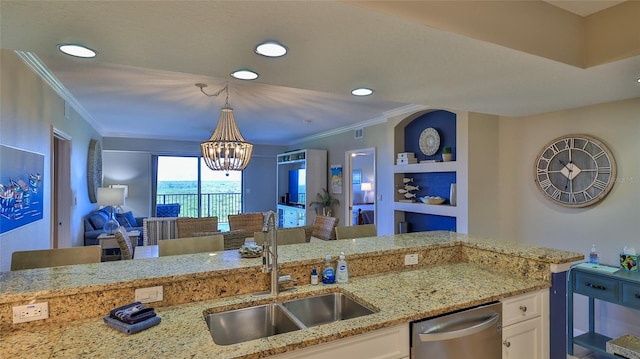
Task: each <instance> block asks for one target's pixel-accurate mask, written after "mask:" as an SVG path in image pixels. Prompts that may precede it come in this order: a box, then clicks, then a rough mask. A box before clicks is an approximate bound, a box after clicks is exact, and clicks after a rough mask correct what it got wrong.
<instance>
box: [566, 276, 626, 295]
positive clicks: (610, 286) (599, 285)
mask: <svg viewBox="0 0 640 359" xmlns="http://www.w3.org/2000/svg"><path fill="white" fill-rule="evenodd" d="M574 285H575V288H574V291H575V292H576V293H579V294H584V295H587V296H590V297H594V298H597V299H602V300H606V301H609V302H617V301H618V300H619V294H618V291H619V282H618V281H616V280H611V279H608V278H605V277H601V276H598V275H592V274H585V273H580V272H577V273H576V280H575V284H574Z"/></svg>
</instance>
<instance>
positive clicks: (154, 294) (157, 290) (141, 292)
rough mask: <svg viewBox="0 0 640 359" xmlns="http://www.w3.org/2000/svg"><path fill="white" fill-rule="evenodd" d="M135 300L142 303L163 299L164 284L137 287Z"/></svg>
mask: <svg viewBox="0 0 640 359" xmlns="http://www.w3.org/2000/svg"><path fill="white" fill-rule="evenodd" d="M135 300H136V302H141V303H151V302H160V301H161V300H162V286H158V287H149V288H138V289H136V291H135Z"/></svg>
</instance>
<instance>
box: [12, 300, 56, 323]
mask: <svg viewBox="0 0 640 359" xmlns="http://www.w3.org/2000/svg"><path fill="white" fill-rule="evenodd" d="M47 318H49V303H48V302H42V303H34V304H28V305H20V306H17V307H13V324H17V323H25V322H31V321H34V320H42V319H47Z"/></svg>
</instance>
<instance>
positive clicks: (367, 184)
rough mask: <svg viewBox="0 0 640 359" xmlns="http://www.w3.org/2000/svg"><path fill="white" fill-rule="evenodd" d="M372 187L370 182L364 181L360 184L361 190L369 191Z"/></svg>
mask: <svg viewBox="0 0 640 359" xmlns="http://www.w3.org/2000/svg"><path fill="white" fill-rule="evenodd" d="M372 189H373V186H372V185H371V182H364V183H362V184H361V185H360V190H361V191H371V190H372Z"/></svg>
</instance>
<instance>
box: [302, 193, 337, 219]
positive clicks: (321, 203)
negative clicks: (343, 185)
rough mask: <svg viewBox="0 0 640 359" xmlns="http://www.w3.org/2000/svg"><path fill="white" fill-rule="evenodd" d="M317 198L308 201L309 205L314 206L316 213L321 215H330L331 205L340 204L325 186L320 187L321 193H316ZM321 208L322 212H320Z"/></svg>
mask: <svg viewBox="0 0 640 359" xmlns="http://www.w3.org/2000/svg"><path fill="white" fill-rule="evenodd" d="M316 198H317V200H316V201H314V202H311V203H309V205H310V206H315V209H316V213H317V214H322V215H323V216H331V215H332V212H333V206H335V205H340V201H338V199H337V198H335V197H332V196H331V194H330V193H329V191H327V189H326V188H323V189H322V194H320V193H318V194H317V197H316ZM320 210H322V212H320Z"/></svg>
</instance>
